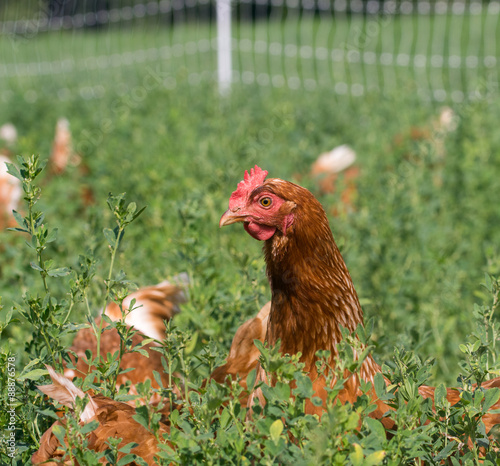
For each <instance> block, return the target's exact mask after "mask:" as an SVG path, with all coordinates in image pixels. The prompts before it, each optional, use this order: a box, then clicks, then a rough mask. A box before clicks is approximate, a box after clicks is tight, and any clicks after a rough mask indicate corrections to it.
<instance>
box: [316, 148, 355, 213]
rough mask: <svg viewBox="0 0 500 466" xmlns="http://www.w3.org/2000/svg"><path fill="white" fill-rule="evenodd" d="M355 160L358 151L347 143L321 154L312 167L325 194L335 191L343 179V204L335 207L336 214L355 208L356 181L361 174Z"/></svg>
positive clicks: (341, 196) (341, 197) (341, 195)
mask: <svg viewBox="0 0 500 466" xmlns="http://www.w3.org/2000/svg"><path fill="white" fill-rule="evenodd" d="M355 161H356V152H354V150H353V149H352V148H351V147H349V146H348V145H347V144H343V145H341V146H338V147H335V148H334V149H332V150H331V151H330V152H324V153H323V154H321V155H320V156H319V157H318V159H317V160H316V162H314V164H313V166H312V168H311V175H312V176H313V177H315V178H317V179H318V185H319V189H320V191H321V192H322V193H324V194H327V193H334V192H335V191H336V190H337V186H338V185H339V180H340V179H342V181H341V183H342V186H343V190H342V193H341V194H340V199H341V204H340V205H339V206H335V207H334V209H333V214H334V215H338V214H339V213H340V212H346V211H351V210H353V209H354V197H355V195H356V192H357V190H356V183H355V181H356V178H357V177H358V176H359V168H358V167H357V166H356V165H355V164H354V163H355Z"/></svg>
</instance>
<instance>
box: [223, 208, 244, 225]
mask: <svg viewBox="0 0 500 466" xmlns="http://www.w3.org/2000/svg"><path fill="white" fill-rule="evenodd" d="M245 218H246V215H241V213H240V212H239V209H238V210H237V211H236V212H234V211H232V210H231V209H228V210H226V212H224V213H223V214H222V217H221V218H220V221H219V227H220V228H222V227H225V226H226V225H231V224H233V223H238V222H244V221H245Z"/></svg>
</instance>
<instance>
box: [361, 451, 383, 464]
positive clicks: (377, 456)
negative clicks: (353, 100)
mask: <svg viewBox="0 0 500 466" xmlns="http://www.w3.org/2000/svg"><path fill="white" fill-rule="evenodd" d="M385 454H386V453H385V451H384V450H379V451H375V452H373V453H372V454H370V455H368V456H367V457H366V458H365V461H364V462H363V466H375V465H377V464H380V463H381V462H382V461H384V458H385Z"/></svg>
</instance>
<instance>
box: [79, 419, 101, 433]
mask: <svg viewBox="0 0 500 466" xmlns="http://www.w3.org/2000/svg"><path fill="white" fill-rule="evenodd" d="M98 426H99V421H98V420H97V419H94V420H93V421H90V422H88V423H87V424H85V425H84V426H83V427H81V428H80V432H81V433H82V434H83V435H85V434H88V433H89V432H92V431H94V430H96V429H97V427H98Z"/></svg>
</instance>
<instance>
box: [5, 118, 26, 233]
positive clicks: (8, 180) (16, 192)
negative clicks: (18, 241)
mask: <svg viewBox="0 0 500 466" xmlns="http://www.w3.org/2000/svg"><path fill="white" fill-rule="evenodd" d="M16 141H17V130H16V127H15V126H14V125H13V124H12V123H5V124H4V125H2V126H0V230H4V229H5V228H8V227H13V226H15V225H16V221H15V220H14V216H13V215H12V211H13V210H18V208H19V207H18V206H19V201H20V200H21V198H22V195H23V189H22V186H21V182H20V181H19V180H18V179H17V178H15V177H13V176H12V175H9V174H8V173H7V165H6V163H10V162H11V159H10V158H9V155H10V150H9V148H10V147H12V146H13V145H14V144H15V143H16Z"/></svg>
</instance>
